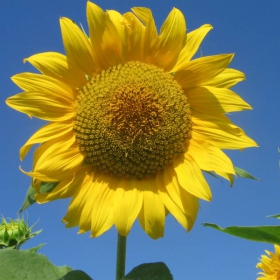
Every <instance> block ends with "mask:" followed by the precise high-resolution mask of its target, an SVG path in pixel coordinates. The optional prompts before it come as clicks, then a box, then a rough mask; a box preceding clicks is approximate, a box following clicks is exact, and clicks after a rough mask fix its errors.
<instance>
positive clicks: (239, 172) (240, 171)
mask: <svg viewBox="0 0 280 280" xmlns="http://www.w3.org/2000/svg"><path fill="white" fill-rule="evenodd" d="M233 169H234V171H235V173H236V175H237V176H239V177H241V178H246V179H252V180H258V181H259V180H260V179H259V178H257V177H255V176H253V175H251V174H250V173H248V172H247V171H246V170H244V169H242V168H239V167H236V166H234V167H233Z"/></svg>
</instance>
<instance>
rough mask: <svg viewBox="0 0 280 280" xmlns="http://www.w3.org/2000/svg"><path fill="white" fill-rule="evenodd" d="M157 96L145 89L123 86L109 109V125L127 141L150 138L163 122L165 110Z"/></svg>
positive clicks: (113, 98)
mask: <svg viewBox="0 0 280 280" xmlns="http://www.w3.org/2000/svg"><path fill="white" fill-rule="evenodd" d="M161 103H162V102H161V101H160V100H159V98H158V96H157V94H155V93H153V92H152V91H150V90H149V89H147V88H145V87H137V86H136V85H133V86H129V85H123V86H121V87H119V88H117V89H116V90H115V94H114V96H113V97H112V99H111V103H110V105H109V108H108V123H109V124H110V126H112V127H114V128H115V129H116V130H118V131H119V132H120V133H121V134H122V135H123V136H124V137H126V138H127V140H129V139H131V140H132V141H134V140H135V139H136V138H141V139H142V140H144V139H143V138H145V137H148V136H149V135H151V134H153V133H154V132H155V131H156V130H157V129H158V127H159V126H160V123H161V121H162V120H163V113H164V108H163V104H161Z"/></svg>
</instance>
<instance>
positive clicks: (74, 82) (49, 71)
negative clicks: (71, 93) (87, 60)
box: [24, 52, 87, 88]
mask: <svg viewBox="0 0 280 280" xmlns="http://www.w3.org/2000/svg"><path fill="white" fill-rule="evenodd" d="M26 61H28V62H29V63H31V64H32V65H33V66H34V67H36V68H37V69H38V70H39V71H40V72H41V73H43V74H44V75H47V76H49V77H52V78H55V79H57V80H59V81H61V82H63V83H64V84H67V85H69V86H71V87H73V88H77V87H80V86H82V85H85V84H86V83H87V79H86V76H85V74H84V72H83V71H79V68H77V67H75V65H72V64H71V63H70V61H67V57H66V56H65V55H63V54H60V53H55V52H45V53H38V54H35V55H32V56H30V57H28V58H26V59H24V62H26Z"/></svg>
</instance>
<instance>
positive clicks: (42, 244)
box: [26, 243, 46, 252]
mask: <svg viewBox="0 0 280 280" xmlns="http://www.w3.org/2000/svg"><path fill="white" fill-rule="evenodd" d="M44 245H46V243H41V244H39V245H38V246H36V247H32V248H30V249H26V251H29V252H37V251H38V250H39V249H41V248H42V247H43V246H44Z"/></svg>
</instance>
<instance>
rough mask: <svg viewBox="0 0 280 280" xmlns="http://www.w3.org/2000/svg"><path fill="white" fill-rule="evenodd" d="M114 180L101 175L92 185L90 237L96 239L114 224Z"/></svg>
mask: <svg viewBox="0 0 280 280" xmlns="http://www.w3.org/2000/svg"><path fill="white" fill-rule="evenodd" d="M115 181H116V178H114V177H111V176H106V175H102V176H101V177H100V178H98V179H97V180H96V181H95V182H94V183H95V184H97V185H96V189H95V191H91V195H92V198H91V199H92V201H93V205H92V219H91V237H97V236H99V235H101V234H102V233H104V232H105V231H107V230H108V229H109V228H110V227H111V226H112V225H113V223H114V218H113V212H112V211H113V204H114V185H115ZM97 188H98V189H97Z"/></svg>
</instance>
